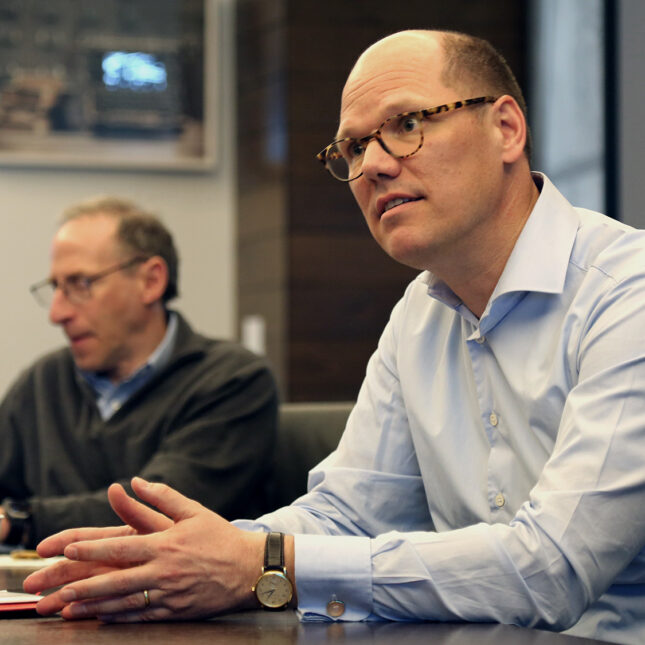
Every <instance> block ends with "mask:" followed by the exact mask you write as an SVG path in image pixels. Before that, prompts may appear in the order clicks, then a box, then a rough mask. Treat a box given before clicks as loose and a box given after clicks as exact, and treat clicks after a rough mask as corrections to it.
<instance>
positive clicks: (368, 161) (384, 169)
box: [362, 138, 401, 179]
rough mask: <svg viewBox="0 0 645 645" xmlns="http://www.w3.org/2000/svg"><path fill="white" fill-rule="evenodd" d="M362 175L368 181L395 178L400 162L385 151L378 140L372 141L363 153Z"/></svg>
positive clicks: (399, 169) (399, 168)
mask: <svg viewBox="0 0 645 645" xmlns="http://www.w3.org/2000/svg"><path fill="white" fill-rule="evenodd" d="M362 170H363V175H365V177H367V178H368V179H378V178H382V177H395V176H396V175H398V174H399V172H400V171H401V160H400V159H397V158H396V157H393V156H392V155H391V154H390V153H389V152H387V151H386V150H385V148H384V147H383V144H382V143H381V141H380V140H379V139H376V138H374V139H372V140H371V141H370V142H369V143H367V145H366V146H365V152H364V153H363V166H362Z"/></svg>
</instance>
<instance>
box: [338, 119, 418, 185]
mask: <svg viewBox="0 0 645 645" xmlns="http://www.w3.org/2000/svg"><path fill="white" fill-rule="evenodd" d="M373 138H374V139H378V140H379V142H380V143H381V145H382V146H383V147H384V148H385V150H386V151H387V152H389V153H390V154H391V155H393V156H395V157H406V156H408V155H411V154H414V153H415V152H416V151H417V150H418V149H419V148H420V147H421V144H422V142H423V131H422V129H421V119H420V117H419V116H418V115H416V114H407V115H403V116H398V115H397V116H394V117H391V118H389V119H387V121H385V123H383V125H382V126H381V127H380V128H379V130H378V131H377V132H376V133H374V134H373V135H371V136H370V137H368V138H366V139H364V140H361V139H343V140H342V141H339V142H337V143H336V144H334V146H332V147H331V148H330V149H329V150H328V151H327V155H326V165H327V167H328V168H329V170H330V171H331V173H332V174H333V175H334V176H335V177H338V178H339V179H343V180H347V179H352V178H354V177H358V175H360V174H361V172H362V168H363V159H364V157H365V148H366V147H367V144H368V143H369V140H370V139H373Z"/></svg>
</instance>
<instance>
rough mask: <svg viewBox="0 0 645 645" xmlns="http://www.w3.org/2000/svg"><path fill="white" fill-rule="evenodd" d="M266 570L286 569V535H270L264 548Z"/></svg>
mask: <svg viewBox="0 0 645 645" xmlns="http://www.w3.org/2000/svg"><path fill="white" fill-rule="evenodd" d="M264 568H265V569H268V570H271V569H280V570H281V569H284V533H273V532H272V533H269V534H268V535H267V541H266V544H265V546H264Z"/></svg>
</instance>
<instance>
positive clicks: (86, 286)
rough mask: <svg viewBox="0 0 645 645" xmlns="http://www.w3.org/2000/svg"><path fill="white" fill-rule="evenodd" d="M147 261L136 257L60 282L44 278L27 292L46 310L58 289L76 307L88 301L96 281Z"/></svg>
mask: <svg viewBox="0 0 645 645" xmlns="http://www.w3.org/2000/svg"><path fill="white" fill-rule="evenodd" d="M147 259H148V258H146V257H143V256H140V255H138V256H136V257H134V258H130V259H129V260H126V261H125V262H121V263H120V264H116V265H114V266H111V267H109V268H107V269H105V270H103V271H99V272H98V273H93V274H91V275H82V274H78V275H70V276H68V277H67V278H64V279H63V280H60V281H58V280H55V279H54V278H45V279H44V280H41V281H40V282H37V283H36V284H32V285H31V287H29V291H31V293H32V294H33V295H34V298H35V299H36V302H37V303H38V304H39V305H41V306H43V307H45V308H47V309H49V307H50V306H51V303H52V300H53V298H54V292H55V291H56V289H60V290H61V291H62V292H63V293H64V294H65V297H66V298H67V299H68V300H69V301H70V302H71V303H73V304H76V305H78V304H80V303H82V302H83V301H85V300H89V298H90V297H91V295H92V285H93V284H94V283H95V282H96V281H97V280H101V279H102V278H105V276H108V275H110V274H111V273H116V272H117V271H123V270H124V269H128V268H130V267H131V266H134V265H135V264H138V263H139V262H145V261H146V260H147Z"/></svg>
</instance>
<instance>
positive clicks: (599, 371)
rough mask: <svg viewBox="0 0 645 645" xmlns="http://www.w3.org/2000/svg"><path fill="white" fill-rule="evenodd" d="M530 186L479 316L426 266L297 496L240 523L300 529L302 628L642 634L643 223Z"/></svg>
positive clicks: (621, 638) (635, 637) (548, 187)
mask: <svg viewBox="0 0 645 645" xmlns="http://www.w3.org/2000/svg"><path fill="white" fill-rule="evenodd" d="M535 180H536V183H537V184H538V187H541V194H540V197H539V199H538V201H537V203H536V205H535V208H534V210H533V212H532V213H531V216H530V218H529V219H528V221H527V223H526V225H525V227H524V230H523V231H522V233H521V235H520V237H519V238H518V240H517V243H516V245H515V247H514V249H513V252H512V254H511V256H510V258H509V260H508V262H507V265H506V267H505V269H504V272H503V274H502V276H501V277H500V280H499V282H498V284H497V287H496V288H495V291H494V293H493V295H492V296H491V298H490V301H489V303H488V305H487V307H486V310H485V312H484V314H483V315H482V316H481V319H480V320H478V319H477V318H476V317H475V316H474V315H473V314H472V313H471V312H470V311H469V310H468V309H467V308H466V307H465V306H464V305H463V304H462V303H461V302H460V300H459V299H458V298H457V296H456V295H455V294H454V293H453V292H451V291H450V289H448V287H447V286H446V285H445V284H443V283H441V282H439V281H437V280H436V279H435V278H434V277H433V276H432V275H431V274H429V273H427V272H426V273H423V274H421V275H420V276H419V277H418V278H417V279H416V280H414V281H413V282H412V283H411V284H410V285H409V287H408V289H407V290H406V293H405V295H404V297H403V298H402V300H401V301H400V302H399V303H398V304H397V305H396V307H395V308H394V310H393V312H392V315H391V319H390V321H389V323H388V325H387V327H386V328H385V331H384V333H383V335H382V337H381V339H380V341H379V345H378V349H377V351H376V352H375V354H374V355H373V356H372V358H371V359H370V361H369V364H368V367H367V374H366V378H365V381H364V383H363V385H362V388H361V390H360V394H359V396H358V399H357V403H356V406H355V408H354V410H353V412H352V414H351V415H350V418H349V420H348V423H347V428H346V430H345V433H344V435H343V437H342V439H341V441H340V444H339V446H338V449H337V450H336V451H335V452H334V453H332V454H331V455H330V456H329V457H328V458H327V459H325V460H324V461H323V462H322V463H321V464H320V465H319V466H318V467H317V468H315V469H314V470H313V471H312V472H311V473H310V478H309V489H310V490H309V493H308V494H307V495H305V496H303V497H301V498H300V499H299V500H297V501H296V502H295V503H294V504H293V505H292V506H290V507H287V508H285V509H280V510H278V511H276V512H275V513H271V514H269V515H265V516H264V517H263V518H260V519H259V520H257V521H256V522H247V521H241V522H237V524H238V526H241V527H243V528H249V529H256V530H257V529H265V530H267V529H269V528H271V529H273V530H282V531H285V532H287V533H292V534H296V538H295V570H296V582H297V589H298V605H299V611H300V612H301V615H302V616H303V617H304V618H305V619H321V620H330V619H331V618H330V617H329V616H328V612H327V604H328V602H329V601H330V600H332V599H336V600H339V601H342V602H344V603H345V612H344V614H343V615H342V616H341V620H365V619H375V618H381V619H392V620H411V619H416V620H418V619H423V620H445V621H452V620H464V621H498V622H501V623H511V624H518V625H527V626H533V627H539V628H547V629H557V630H564V629H567V628H570V627H572V626H573V628H572V629H571V633H574V634H578V635H585V636H591V637H596V638H601V639H606V640H612V641H616V642H621V643H639V644H642V643H645V551H644V547H645V233H643V232H640V231H635V230H633V229H631V228H629V227H628V226H625V225H623V224H620V223H618V222H616V221H614V220H611V219H609V218H607V217H604V216H603V215H600V214H598V213H593V212H590V211H586V210H583V209H577V208H573V207H572V206H571V205H570V204H569V203H568V202H567V201H566V200H565V199H564V197H563V196H562V195H561V194H560V193H559V192H558V191H557V190H556V189H555V187H554V186H553V185H552V184H551V183H550V181H549V180H548V179H547V178H546V177H544V176H543V175H539V174H536V175H535ZM284 458H285V459H288V455H285V456H284ZM330 536H334V537H330Z"/></svg>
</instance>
